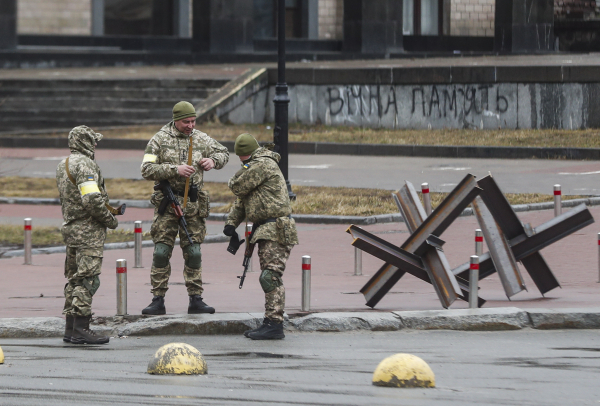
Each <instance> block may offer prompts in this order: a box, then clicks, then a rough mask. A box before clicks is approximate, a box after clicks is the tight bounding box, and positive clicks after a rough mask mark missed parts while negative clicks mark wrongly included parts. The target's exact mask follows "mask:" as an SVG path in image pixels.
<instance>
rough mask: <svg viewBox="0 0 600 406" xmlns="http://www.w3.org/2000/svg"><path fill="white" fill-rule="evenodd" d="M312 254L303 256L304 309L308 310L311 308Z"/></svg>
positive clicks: (304, 310)
mask: <svg viewBox="0 0 600 406" xmlns="http://www.w3.org/2000/svg"><path fill="white" fill-rule="evenodd" d="M310 272H311V264H310V256H309V255H304V256H303V257H302V311H303V312H307V311H309V310H310Z"/></svg>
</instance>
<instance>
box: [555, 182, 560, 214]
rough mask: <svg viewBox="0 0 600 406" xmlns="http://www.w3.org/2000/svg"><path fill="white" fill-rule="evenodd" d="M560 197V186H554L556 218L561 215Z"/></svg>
mask: <svg viewBox="0 0 600 406" xmlns="http://www.w3.org/2000/svg"><path fill="white" fill-rule="evenodd" d="M561 197H562V192H561V191H560V185H554V217H558V216H560V214H561V213H562V203H561Z"/></svg>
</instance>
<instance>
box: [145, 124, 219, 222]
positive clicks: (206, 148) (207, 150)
mask: <svg viewBox="0 0 600 406" xmlns="http://www.w3.org/2000/svg"><path fill="white" fill-rule="evenodd" d="M190 137H191V139H192V140H193V146H192V166H193V167H194V168H195V169H196V172H195V173H194V174H193V175H192V176H191V179H190V184H192V183H193V184H194V185H196V186H198V190H202V187H203V186H204V171H203V170H202V168H201V167H200V166H199V165H198V161H200V160H201V159H202V158H211V159H212V160H213V161H214V162H215V169H221V168H223V167H224V166H225V164H227V162H228V161H229V151H228V150H227V148H226V147H224V146H223V145H221V144H219V143H218V142H217V141H215V140H214V139H212V138H210V137H209V136H208V135H206V134H205V133H203V132H201V131H198V130H194V131H193V132H192V134H191V135H190V136H188V135H185V134H184V133H182V132H180V131H179V130H177V128H175V123H174V122H173V121H171V122H170V123H168V124H167V125H165V126H164V127H163V128H161V129H160V131H158V132H157V133H156V134H155V135H154V136H153V137H152V138H151V139H150V141H149V142H148V145H147V146H146V150H145V152H144V160H143V162H142V167H141V171H142V176H143V177H144V179H147V180H154V181H156V183H158V181H161V180H164V179H167V180H168V181H169V183H170V184H171V188H172V189H173V191H174V192H177V191H179V192H183V191H184V190H185V180H186V178H184V177H183V176H180V175H179V174H178V173H177V166H178V165H184V164H186V165H187V161H188V149H189V145H190V144H189V140H190ZM162 197H163V196H162V193H161V192H155V193H154V194H153V195H152V199H151V201H152V202H154V203H156V202H160V200H162ZM182 200H183V199H180V202H182ZM196 206H197V204H191V203H190V202H189V201H188V207H187V208H186V215H190V213H191V212H193V211H196V210H197V207H196ZM169 210H171V209H169Z"/></svg>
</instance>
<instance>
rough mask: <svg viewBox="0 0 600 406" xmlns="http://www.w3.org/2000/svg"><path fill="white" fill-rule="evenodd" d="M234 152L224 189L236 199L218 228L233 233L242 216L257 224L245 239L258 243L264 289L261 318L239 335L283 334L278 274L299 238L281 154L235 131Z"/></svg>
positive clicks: (275, 336) (258, 337)
mask: <svg viewBox="0 0 600 406" xmlns="http://www.w3.org/2000/svg"><path fill="white" fill-rule="evenodd" d="M235 154H236V155H238V157H239V158H240V161H242V168H241V169H240V170H239V171H238V172H237V173H236V174H235V176H233V177H232V178H231V179H230V180H229V189H231V191H232V192H233V194H235V195H236V196H237V199H236V201H235V203H234V204H233V206H232V207H231V210H230V211H229V215H228V216H227V221H226V225H225V228H224V230H223V233H224V234H225V235H228V236H232V235H233V234H234V233H235V229H236V228H237V227H238V226H239V225H240V223H241V222H242V221H244V219H247V220H249V221H251V222H252V223H254V225H255V226H256V225H257V224H258V228H257V229H256V231H255V232H254V233H253V235H252V239H251V241H250V243H255V242H256V243H257V244H258V257H259V259H260V269H261V270H262V272H261V274H260V277H259V282H260V286H261V287H262V289H263V291H264V292H265V317H264V320H263V324H262V325H261V326H260V327H258V328H256V329H253V330H249V331H246V332H245V333H244V335H245V336H246V337H249V338H251V339H253V340H276V339H282V338H284V337H285V335H284V333H283V311H284V307H285V288H284V286H283V280H282V279H281V278H282V276H283V272H284V271H285V264H286V262H287V259H288V258H289V256H290V252H291V251H292V248H293V247H294V245H296V244H298V233H297V231H296V222H295V221H294V219H293V218H291V214H292V208H291V205H290V199H289V195H288V190H287V186H286V183H285V179H284V177H283V174H282V173H281V170H280V169H279V166H278V163H279V160H280V159H281V156H280V155H279V154H278V153H276V152H273V151H271V150H269V149H267V148H261V147H260V146H259V145H258V142H256V139H255V138H254V137H253V136H252V135H250V134H241V135H240V136H238V137H237V139H236V140H235Z"/></svg>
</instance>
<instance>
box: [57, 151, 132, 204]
mask: <svg viewBox="0 0 600 406" xmlns="http://www.w3.org/2000/svg"><path fill="white" fill-rule="evenodd" d="M69 158H70V157H67V159H66V160H65V170H66V172H67V177H68V178H69V180H70V181H71V183H72V184H74V185H75V186H77V182H75V178H74V177H73V175H71V171H69ZM104 206H106V208H107V209H108V211H109V212H111V214H113V215H115V216H116V215H118V214H121V212H120V211H119V210H117V209H115V208H114V207H112V206H111V205H110V204H108V203H104Z"/></svg>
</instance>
